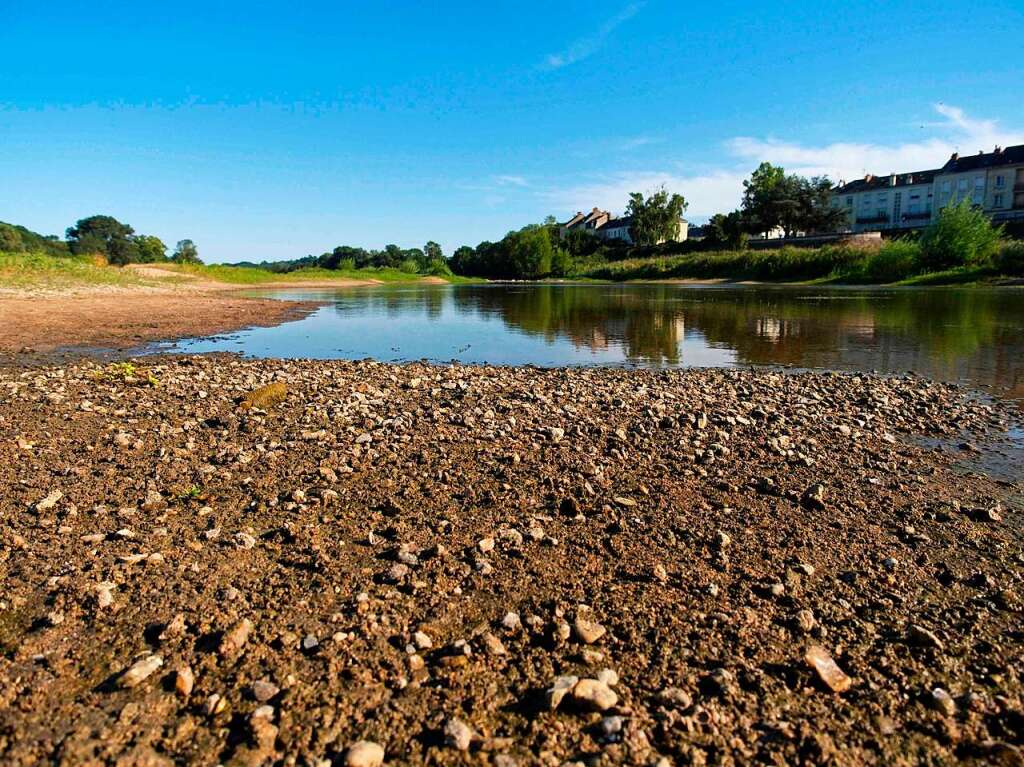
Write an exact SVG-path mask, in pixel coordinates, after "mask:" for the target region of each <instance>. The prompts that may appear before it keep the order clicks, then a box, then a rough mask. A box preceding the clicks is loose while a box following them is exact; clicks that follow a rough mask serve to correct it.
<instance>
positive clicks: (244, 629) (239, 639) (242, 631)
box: [218, 618, 252, 658]
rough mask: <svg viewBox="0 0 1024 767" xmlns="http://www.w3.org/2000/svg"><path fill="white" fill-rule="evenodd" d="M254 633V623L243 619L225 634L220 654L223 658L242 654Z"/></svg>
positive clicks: (221, 642)
mask: <svg viewBox="0 0 1024 767" xmlns="http://www.w3.org/2000/svg"><path fill="white" fill-rule="evenodd" d="M250 633H252V621H250V620H249V619H248V618H242V620H240V621H238V623H236V624H235V625H234V626H232V627H231V628H230V629H229V630H228V631H227V632H225V634H224V638H223V639H221V641H220V649H219V650H218V652H219V653H220V655H221V657H222V658H227V657H229V656H232V655H235V654H236V653H239V652H241V650H242V648H243V647H245V643H246V642H248V641H249V634H250Z"/></svg>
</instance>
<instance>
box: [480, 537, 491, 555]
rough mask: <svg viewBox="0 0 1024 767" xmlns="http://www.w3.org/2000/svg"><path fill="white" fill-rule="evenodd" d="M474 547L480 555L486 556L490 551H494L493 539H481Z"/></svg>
mask: <svg viewBox="0 0 1024 767" xmlns="http://www.w3.org/2000/svg"><path fill="white" fill-rule="evenodd" d="M476 547H477V548H478V549H479V550H480V553H481V554H486V553H488V552H490V551H494V539H493V538H490V537H488V538H481V539H480V540H479V541H477V542H476Z"/></svg>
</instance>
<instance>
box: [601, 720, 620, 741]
mask: <svg viewBox="0 0 1024 767" xmlns="http://www.w3.org/2000/svg"><path fill="white" fill-rule="evenodd" d="M623 722H624V720H623V719H622V717H621V716H606V717H604V718H603V719H602V720H601V724H600V728H601V735H603V736H604V737H605V738H610V737H612V736H614V735H618V734H619V733H620V732H622V725H623Z"/></svg>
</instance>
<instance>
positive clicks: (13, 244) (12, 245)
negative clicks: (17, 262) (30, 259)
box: [0, 221, 69, 256]
mask: <svg viewBox="0 0 1024 767" xmlns="http://www.w3.org/2000/svg"><path fill="white" fill-rule="evenodd" d="M0 251H6V252H9V253H23V252H34V253H46V254H48V255H51V256H66V255H69V251H68V246H67V243H66V242H64V241H63V240H61V239H59V238H58V237H57V236H56V235H50V236H46V235H42V234H38V233H37V232H33V231H31V230H30V229H26V228H25V227H23V226H18V225H17V224H6V223H4V222H3V221H0Z"/></svg>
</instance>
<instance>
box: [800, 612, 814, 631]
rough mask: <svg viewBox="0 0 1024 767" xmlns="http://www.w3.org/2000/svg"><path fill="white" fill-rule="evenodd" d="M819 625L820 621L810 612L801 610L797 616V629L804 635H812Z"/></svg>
mask: <svg viewBox="0 0 1024 767" xmlns="http://www.w3.org/2000/svg"><path fill="white" fill-rule="evenodd" d="M817 625H818V621H817V620H816V619H815V618H814V613H812V612H811V611H810V610H801V611H800V612H798V613H797V614H796V627H797V628H798V629H799V630H800V631H802V632H803V633H804V634H810V633H811V632H812V631H814V627H815V626H817Z"/></svg>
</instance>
